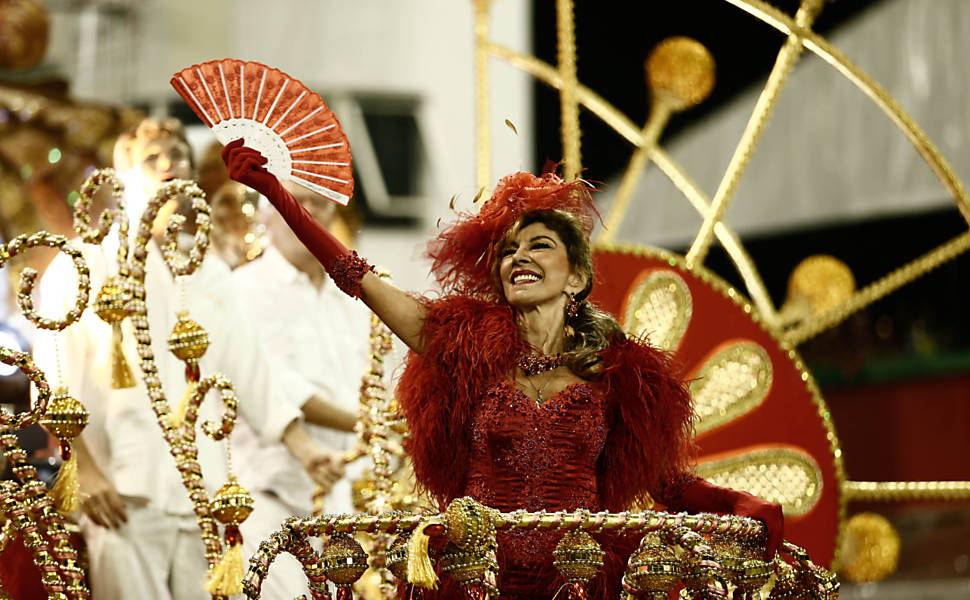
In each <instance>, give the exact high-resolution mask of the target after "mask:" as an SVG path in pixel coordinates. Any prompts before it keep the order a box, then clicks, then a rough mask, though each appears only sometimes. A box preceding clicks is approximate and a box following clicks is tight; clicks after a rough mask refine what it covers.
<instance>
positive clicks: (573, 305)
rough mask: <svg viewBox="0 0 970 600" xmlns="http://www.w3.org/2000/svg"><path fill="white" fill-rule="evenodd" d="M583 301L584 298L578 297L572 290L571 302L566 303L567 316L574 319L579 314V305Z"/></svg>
mask: <svg viewBox="0 0 970 600" xmlns="http://www.w3.org/2000/svg"><path fill="white" fill-rule="evenodd" d="M582 303H583V301H582V300H577V299H576V294H573V293H571V292H570V294H569V302H567V303H566V318H567V319H572V318H573V317H575V316H576V315H578V314H579V306H580V305H581V304H582Z"/></svg>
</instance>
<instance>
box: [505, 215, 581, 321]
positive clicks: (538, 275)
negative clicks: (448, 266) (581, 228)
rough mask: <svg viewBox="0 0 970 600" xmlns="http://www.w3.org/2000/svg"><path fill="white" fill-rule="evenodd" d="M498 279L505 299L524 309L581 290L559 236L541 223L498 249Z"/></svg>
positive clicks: (510, 238) (528, 226)
mask: <svg viewBox="0 0 970 600" xmlns="http://www.w3.org/2000/svg"><path fill="white" fill-rule="evenodd" d="M499 260H500V263H499V277H500V278H501V280H502V292H503V293H504V295H505V300H506V301H507V302H508V303H509V304H511V305H512V306H515V307H519V308H524V307H530V306H538V305H541V304H545V303H547V302H551V301H557V300H559V301H562V302H563V303H565V294H567V293H569V292H573V293H575V292H576V291H578V290H581V289H582V287H583V285H582V284H583V283H585V282H583V281H582V277H580V276H579V275H578V274H576V273H575V272H574V271H573V268H572V265H570V264H569V258H568V256H567V253H566V246H565V244H564V243H563V241H562V239H561V238H560V237H559V234H558V233H556V232H555V231H553V230H552V229H549V228H548V227H547V226H546V225H545V224H544V223H541V222H537V223H532V224H530V225H527V226H525V227H523V228H521V229H519V230H518V231H517V232H515V233H514V234H512V235H511V236H509V237H508V238H507V239H506V240H505V242H504V244H503V245H502V247H501V248H500V250H499Z"/></svg>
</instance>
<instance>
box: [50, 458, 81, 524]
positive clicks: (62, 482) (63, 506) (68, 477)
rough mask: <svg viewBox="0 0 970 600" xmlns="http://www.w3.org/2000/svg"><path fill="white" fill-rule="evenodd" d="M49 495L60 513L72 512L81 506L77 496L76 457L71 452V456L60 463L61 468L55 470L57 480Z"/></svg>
mask: <svg viewBox="0 0 970 600" xmlns="http://www.w3.org/2000/svg"><path fill="white" fill-rule="evenodd" d="M51 496H52V497H53V498H54V504H55V505H56V506H57V510H59V511H60V512H62V513H70V512H74V511H76V510H77V509H79V508H81V502H80V500H79V498H78V483H77V459H76V458H74V455H73V453H72V455H71V458H69V459H68V460H66V461H64V462H63V463H61V469H60V471H58V472H57V481H55V482H54V487H52V488H51Z"/></svg>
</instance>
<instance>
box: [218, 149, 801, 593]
mask: <svg viewBox="0 0 970 600" xmlns="http://www.w3.org/2000/svg"><path fill="white" fill-rule="evenodd" d="M223 159H224V160H225V161H226V165H227V166H228V168H229V175H230V177H232V178H233V179H235V180H236V181H239V182H241V183H244V184H246V185H248V186H250V187H252V188H253V189H255V190H257V191H259V192H260V193H262V194H264V195H265V196H266V197H267V198H269V199H270V201H271V202H272V203H273V204H274V206H276V208H277V209H278V210H279V212H280V214H281V215H282V216H283V217H284V218H285V219H286V221H287V223H288V224H289V225H290V227H291V228H292V229H293V231H294V232H295V233H296V234H297V235H298V236H299V237H300V239H301V240H302V241H303V243H304V244H306V246H307V247H308V248H309V249H310V251H311V252H313V254H314V256H316V258H317V260H319V261H320V263H321V264H323V265H324V267H325V268H326V269H327V272H328V273H329V274H330V276H331V278H332V279H333V280H334V283H336V284H337V286H338V287H340V288H341V289H342V290H343V291H344V292H346V293H347V294H349V295H351V296H356V297H359V298H361V299H362V300H364V302H365V303H366V304H367V305H368V306H369V307H370V308H371V309H372V310H373V311H374V312H375V313H376V314H377V315H378V316H380V318H381V319H383V320H384V322H385V323H386V324H387V325H388V326H389V327H390V328H391V330H393V331H394V332H395V334H397V336H398V337H400V338H401V339H402V340H403V341H404V342H405V343H406V344H407V345H408V346H409V348H410V349H411V351H410V353H409V355H408V358H407V364H406V368H405V371H404V373H403V376H402V378H401V380H400V383H399V386H398V389H397V395H398V398H399V400H400V402H401V404H402V407H403V410H404V414H405V417H406V418H407V421H408V425H409V428H410V438H409V439H408V445H407V450H408V452H409V455H410V457H411V459H412V461H413V464H414V470H415V475H416V476H417V479H418V481H419V482H420V483H421V484H422V485H423V486H424V487H426V488H427V489H428V490H429V491H430V493H431V494H432V495H433V496H434V497H435V498H436V499H437V500H438V501H439V502H440V503H442V504H443V503H445V502H448V501H450V500H452V499H454V498H457V497H460V496H471V497H473V498H475V499H476V500H478V501H480V502H482V503H483V504H485V505H487V506H491V507H494V508H496V509H499V510H514V509H519V508H522V509H526V510H543V509H545V510H550V511H554V510H576V509H580V508H583V509H588V510H591V511H598V510H610V511H622V510H626V509H629V508H631V506H632V505H633V504H634V503H635V502H637V501H647V499H648V497H649V498H652V499H653V500H656V501H658V502H660V503H662V504H663V505H664V506H666V507H667V508H668V509H671V510H677V511H679V510H688V511H709V512H719V513H734V514H739V515H743V516H749V517H754V518H758V519H761V520H763V521H764V522H765V523H766V524H767V526H768V530H769V532H770V539H769V540H768V549H769V552H771V553H772V554H773V553H774V550H775V549H776V548H777V546H778V545H779V543H780V540H781V535H782V523H783V519H782V514H781V507H780V506H779V505H777V504H773V503H769V502H766V501H764V500H761V499H759V498H756V497H754V496H752V495H749V494H746V493H743V492H738V491H735V490H730V489H726V488H721V487H717V486H714V485H711V484H709V483H707V482H705V481H704V480H702V479H700V478H698V477H696V476H694V475H693V474H691V471H690V461H691V451H692V437H691V418H692V405H691V400H690V396H689V394H688V392H687V387H686V385H685V383H684V382H683V381H682V380H681V379H679V378H678V377H677V376H675V375H674V373H673V370H672V368H671V365H670V359H669V357H668V356H667V355H666V354H664V353H663V352H661V351H659V350H657V349H655V348H653V347H651V346H649V345H647V344H645V343H644V342H642V341H641V340H638V339H635V338H628V337H627V336H626V335H625V334H624V332H623V331H622V329H621V328H620V326H619V324H618V323H617V322H616V320H615V319H613V318H612V317H610V316H609V315H607V314H605V313H603V312H601V311H599V310H597V309H596V308H595V307H594V306H592V305H591V304H590V303H589V302H586V301H585V300H586V298H587V297H588V296H589V293H590V291H591V290H592V287H593V281H594V273H593V265H592V258H591V254H590V248H589V243H588V237H589V234H590V232H591V230H592V226H593V220H594V217H595V210H594V209H593V207H592V202H591V198H590V195H589V191H588V189H587V186H586V184H585V183H584V182H582V181H574V182H569V183H566V182H563V181H562V180H561V179H560V178H558V177H557V176H555V175H554V174H551V173H547V174H544V175H543V176H542V177H536V176H534V175H532V174H529V173H515V174H512V175H509V176H507V177H505V178H504V179H503V180H502V181H501V182H500V183H499V185H498V186H497V187H496V189H495V192H494V193H493V195H492V197H491V198H490V199H489V200H488V201H487V202H486V203H485V204H484V205H483V206H482V208H481V210H480V211H479V212H478V214H476V215H464V216H463V217H462V218H461V219H459V220H458V221H457V222H455V223H453V224H451V225H450V226H449V227H447V228H446V229H444V230H443V231H441V232H440V233H439V234H438V236H437V237H436V238H435V239H433V240H432V241H431V243H430V244H429V247H428V255H429V256H430V258H431V259H432V272H433V274H434V275H435V277H436V278H437V280H438V283H439V284H440V285H441V288H442V290H443V292H444V296H443V297H441V298H438V299H428V298H418V297H415V296H413V295H410V294H408V293H405V292H403V291H401V290H399V289H397V288H395V287H394V286H392V285H391V284H390V283H388V282H387V281H385V280H383V279H381V278H380V277H377V276H376V275H375V274H374V273H373V272H372V268H371V267H370V266H369V265H368V264H367V262H365V261H364V260H363V259H361V258H360V257H358V256H357V254H356V252H351V251H349V250H347V249H346V248H345V247H344V246H343V245H342V244H340V243H339V241H337V240H336V239H335V238H334V237H333V236H332V235H330V234H329V233H328V232H327V231H326V229H324V228H323V227H321V226H320V225H319V224H318V223H317V222H316V221H315V220H314V219H313V217H312V215H310V214H309V213H308V212H307V211H306V210H305V209H304V208H303V207H302V206H301V205H300V203H298V202H297V201H296V200H294V198H293V196H292V195H291V194H290V193H289V192H287V191H286V189H284V188H283V186H282V185H280V183H279V181H277V179H276V178H275V177H274V176H273V175H271V174H270V173H268V172H267V171H266V170H265V169H264V168H263V166H262V165H263V164H264V163H265V159H264V158H263V157H262V156H260V154H259V153H258V152H256V151H254V150H252V149H250V148H246V147H245V146H243V142H242V140H237V141H235V142H232V143H231V144H229V145H227V146H226V148H225V150H224V151H223ZM560 535H561V534H559V533H557V532H544V533H540V534H536V533H529V534H524V533H521V532H514V533H507V534H502V535H500V536H499V540H498V541H499V564H500V579H499V587H500V590H501V594H502V596H503V597H507V598H519V599H533V598H534V599H539V598H544V599H548V598H551V597H552V596H553V594H555V592H556V590H557V588H559V587H560V586H561V585H562V583H563V582H562V581H561V580H560V579H559V577H558V575H557V574H556V572H555V570H554V568H553V566H552V554H551V552H552V550H553V548H554V547H555V544H556V543H557V541H558V539H559V537H560ZM599 540H600V543H601V544H602V546H603V549H604V550H605V551H606V564H605V566H604V569H603V573H602V575H600V576H598V577H597V578H596V579H594V580H593V582H592V584H591V588H590V592H591V597H593V598H608V597H615V596H616V594H617V593H618V591H619V578H620V574H621V573H622V569H623V566H624V564H625V561H626V558H627V555H628V553H629V551H630V550H632V547H633V546H631V542H632V541H633V540H628V539H627V540H622V539H618V538H610V537H607V536H603V535H600V536H599ZM453 585H454V584H453V583H451V582H450V581H449V582H447V583H445V584H444V586H443V588H442V590H441V592H440V597H442V598H457V597H459V596H458V594H460V592H459V591H458V590H457V589H456V588H455V587H453Z"/></svg>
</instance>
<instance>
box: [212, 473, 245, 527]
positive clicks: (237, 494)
mask: <svg viewBox="0 0 970 600" xmlns="http://www.w3.org/2000/svg"><path fill="white" fill-rule="evenodd" d="M209 508H210V510H211V511H212V516H214V517H215V518H216V520H217V521H219V522H220V523H222V524H223V525H239V524H240V523H242V522H243V521H245V520H246V518H247V517H249V513H251V512H253V497H252V496H250V495H249V492H248V491H247V490H246V488H244V487H243V486H241V485H239V482H238V481H236V478H235V477H234V476H232V475H230V476H229V480H228V481H226V483H224V484H223V485H222V487H221V488H219V491H218V492H216V495H215V497H214V498H213V499H212V501H211V502H210V503H209Z"/></svg>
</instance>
